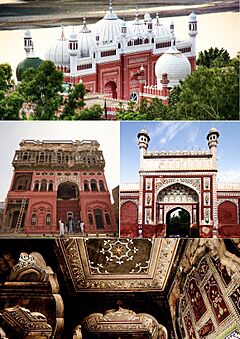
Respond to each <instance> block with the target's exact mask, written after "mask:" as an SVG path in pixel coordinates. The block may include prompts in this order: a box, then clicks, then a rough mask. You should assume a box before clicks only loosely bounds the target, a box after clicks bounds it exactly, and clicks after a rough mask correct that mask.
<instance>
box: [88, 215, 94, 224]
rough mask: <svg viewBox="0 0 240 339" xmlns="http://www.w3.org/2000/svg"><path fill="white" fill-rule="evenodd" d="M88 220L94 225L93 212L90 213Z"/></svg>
mask: <svg viewBox="0 0 240 339" xmlns="http://www.w3.org/2000/svg"><path fill="white" fill-rule="evenodd" d="M88 222H89V224H90V225H93V217H92V213H88Z"/></svg>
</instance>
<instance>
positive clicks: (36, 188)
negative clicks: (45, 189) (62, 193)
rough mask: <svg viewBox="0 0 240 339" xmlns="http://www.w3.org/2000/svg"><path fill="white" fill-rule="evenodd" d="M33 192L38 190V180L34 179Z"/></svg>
mask: <svg viewBox="0 0 240 339" xmlns="http://www.w3.org/2000/svg"><path fill="white" fill-rule="evenodd" d="M33 190H34V191H35V192H37V191H39V181H38V180H36V181H35V183H34V189H33Z"/></svg>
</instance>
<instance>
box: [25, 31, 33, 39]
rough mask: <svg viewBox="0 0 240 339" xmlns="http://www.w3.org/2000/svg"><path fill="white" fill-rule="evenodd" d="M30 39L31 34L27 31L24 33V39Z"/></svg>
mask: <svg viewBox="0 0 240 339" xmlns="http://www.w3.org/2000/svg"><path fill="white" fill-rule="evenodd" d="M31 37H32V34H31V32H30V31H29V29H27V30H26V31H25V32H24V38H26V39H31Z"/></svg>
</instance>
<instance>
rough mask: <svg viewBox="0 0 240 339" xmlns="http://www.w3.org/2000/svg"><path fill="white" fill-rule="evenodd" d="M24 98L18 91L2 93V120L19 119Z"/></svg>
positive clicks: (0, 108)
mask: <svg viewBox="0 0 240 339" xmlns="http://www.w3.org/2000/svg"><path fill="white" fill-rule="evenodd" d="M23 102H24V100H23V97H22V96H21V95H20V94H19V93H18V92H13V93H9V94H7V95H2V93H1V94H0V117H1V119H2V120H19V119H20V116H19V112H20V109H21V107H22V104H23Z"/></svg>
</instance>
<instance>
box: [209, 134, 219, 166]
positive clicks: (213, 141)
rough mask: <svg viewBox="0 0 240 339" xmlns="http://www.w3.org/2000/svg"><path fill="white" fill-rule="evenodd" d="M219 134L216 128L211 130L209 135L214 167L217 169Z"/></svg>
mask: <svg viewBox="0 0 240 339" xmlns="http://www.w3.org/2000/svg"><path fill="white" fill-rule="evenodd" d="M218 138H219V132H218V130H217V129H216V128H214V127H213V128H211V129H210V131H209V132H208V135H207V140H208V148H209V150H210V152H211V154H212V155H213V167H214V169H217V145H218Z"/></svg>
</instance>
